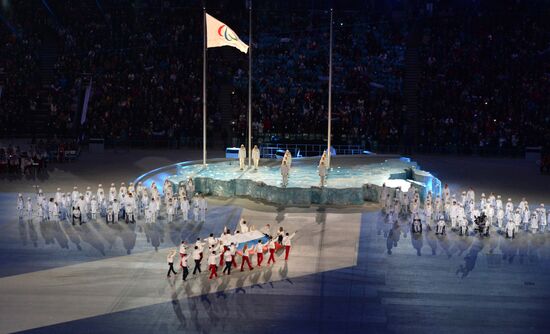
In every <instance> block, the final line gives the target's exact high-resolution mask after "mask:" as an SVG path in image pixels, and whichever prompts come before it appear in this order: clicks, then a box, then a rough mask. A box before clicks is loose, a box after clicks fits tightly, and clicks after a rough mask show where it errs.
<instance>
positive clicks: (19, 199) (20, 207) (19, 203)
mask: <svg viewBox="0 0 550 334" xmlns="http://www.w3.org/2000/svg"><path fill="white" fill-rule="evenodd" d="M24 207H25V203H24V201H23V196H18V197H17V211H18V212H19V217H23V209H24Z"/></svg>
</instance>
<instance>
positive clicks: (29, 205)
mask: <svg viewBox="0 0 550 334" xmlns="http://www.w3.org/2000/svg"><path fill="white" fill-rule="evenodd" d="M27 216H28V217H29V218H32V200H31V198H30V197H29V198H27Z"/></svg>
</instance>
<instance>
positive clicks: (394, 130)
mask: <svg viewBox="0 0 550 334" xmlns="http://www.w3.org/2000/svg"><path fill="white" fill-rule="evenodd" d="M338 15H339V16H338V17H337V19H335V21H334V33H333V35H334V42H333V45H334V51H333V108H332V118H333V133H334V137H335V139H336V141H339V142H342V143H350V144H351V143H357V142H363V144H365V143H366V142H370V141H377V142H381V143H385V144H390V143H394V142H396V141H398V139H399V131H400V126H399V123H400V121H401V113H402V98H401V96H402V82H401V81H402V80H401V78H402V67H403V55H404V41H403V35H402V32H401V31H400V30H398V29H392V26H391V25H390V24H386V23H384V22H374V21H370V20H369V18H368V17H367V16H366V15H365V13H364V12H352V13H348V12H345V13H341V14H338ZM258 16H259V17H260V18H258V19H257V20H258V21H260V22H262V24H263V25H267V26H269V27H271V29H269V30H267V31H260V32H258V33H257V34H256V36H257V37H256V39H257V40H256V43H255V46H256V50H255V56H254V69H253V75H254V81H253V92H254V96H253V108H252V109H253V113H254V114H253V117H254V119H255V120H257V122H256V123H255V126H254V130H255V137H257V138H262V137H265V138H266V140H269V139H270V138H271V137H273V136H277V137H280V138H285V139H286V140H294V141H297V142H307V141H315V142H320V141H322V140H323V138H326V128H327V115H328V114H327V113H328V110H327V102H328V60H329V59H328V58H329V40H330V36H329V31H328V27H329V14H328V12H326V11H311V12H297V13H292V14H290V15H287V14H286V13H284V12H281V13H277V14H276V15H274V14H273V13H271V12H270V13H261V12H260V13H259V14H258ZM245 64H246V62H245ZM247 78H248V76H247V73H246V71H244V70H242V69H240V70H237V71H236V75H235V80H234V82H235V86H236V87H238V89H237V93H236V94H235V95H234V96H233V113H234V124H236V127H237V131H234V132H237V133H238V134H239V135H240V136H241V137H244V136H245V134H246V126H247V125H246V124H247V123H246V117H245V115H246V108H247V98H248V97H247V96H248V95H247V89H248V81H247V80H248V79H247ZM296 134H298V136H296Z"/></svg>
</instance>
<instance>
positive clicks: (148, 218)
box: [145, 207, 153, 223]
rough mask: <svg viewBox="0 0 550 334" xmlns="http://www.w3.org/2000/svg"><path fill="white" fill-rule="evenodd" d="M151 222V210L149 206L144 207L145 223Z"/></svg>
mask: <svg viewBox="0 0 550 334" xmlns="http://www.w3.org/2000/svg"><path fill="white" fill-rule="evenodd" d="M152 222H153V210H152V209H151V208H150V207H146V208H145V223H152Z"/></svg>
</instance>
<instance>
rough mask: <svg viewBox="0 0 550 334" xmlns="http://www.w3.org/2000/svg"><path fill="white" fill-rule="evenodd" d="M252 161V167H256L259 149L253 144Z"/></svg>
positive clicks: (258, 161)
mask: <svg viewBox="0 0 550 334" xmlns="http://www.w3.org/2000/svg"><path fill="white" fill-rule="evenodd" d="M252 161H253V162H254V169H258V165H259V164H260V149H259V148H258V147H257V146H254V148H253V149H252Z"/></svg>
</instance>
